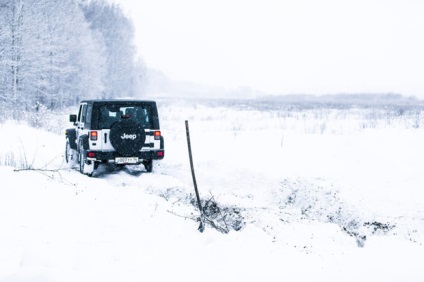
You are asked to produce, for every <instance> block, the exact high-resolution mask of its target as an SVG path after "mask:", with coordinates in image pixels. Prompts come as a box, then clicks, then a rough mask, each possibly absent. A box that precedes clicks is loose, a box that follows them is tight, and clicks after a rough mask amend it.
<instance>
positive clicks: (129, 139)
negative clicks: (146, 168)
mask: <svg viewBox="0 0 424 282" xmlns="http://www.w3.org/2000/svg"><path fill="white" fill-rule="evenodd" d="M145 141H146V133H145V132H144V129H143V128H142V127H141V126H140V125H139V124H138V123H136V122H134V121H132V120H121V121H119V122H116V123H114V124H113V125H112V127H111V128H110V143H112V146H113V148H115V150H116V151H117V152H118V153H119V154H121V155H122V156H123V157H128V156H132V155H134V154H136V153H137V152H138V151H140V150H141V147H143V145H144V142H145Z"/></svg>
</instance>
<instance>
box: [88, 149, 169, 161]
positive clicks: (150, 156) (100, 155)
mask: <svg viewBox="0 0 424 282" xmlns="http://www.w3.org/2000/svg"><path fill="white" fill-rule="evenodd" d="M118 157H123V156H122V155H120V154H119V153H118V152H116V151H113V152H102V151H94V150H93V151H87V159H88V160H91V161H103V162H106V161H115V158H118ZM125 157H138V159H139V160H140V162H141V161H142V160H161V159H163V158H164V157H165V150H151V151H140V152H138V153H137V154H134V155H131V156H125Z"/></svg>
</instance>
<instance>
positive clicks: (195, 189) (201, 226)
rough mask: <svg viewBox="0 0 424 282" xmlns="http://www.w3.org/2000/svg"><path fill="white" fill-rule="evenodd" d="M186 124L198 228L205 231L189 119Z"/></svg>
mask: <svg viewBox="0 0 424 282" xmlns="http://www.w3.org/2000/svg"><path fill="white" fill-rule="evenodd" d="M185 126H186V133H187V146H188V156H189V158H190V167H191V176H192V177H193V185H194V191H195V192H196V198H197V205H198V207H199V211H200V226H199V228H198V229H199V231H200V232H203V230H205V224H204V216H203V209H202V204H201V203H200V196H199V190H197V182H196V176H195V175H194V167H193V156H192V154H191V143H190V131H189V128H188V120H186V121H185Z"/></svg>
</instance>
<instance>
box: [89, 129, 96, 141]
mask: <svg viewBox="0 0 424 282" xmlns="http://www.w3.org/2000/svg"><path fill="white" fill-rule="evenodd" d="M90 140H91V141H97V131H90Z"/></svg>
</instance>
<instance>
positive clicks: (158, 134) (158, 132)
mask: <svg viewBox="0 0 424 282" xmlns="http://www.w3.org/2000/svg"><path fill="white" fill-rule="evenodd" d="M153 136H154V137H155V140H160V131H155V132H154V133H153Z"/></svg>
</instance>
